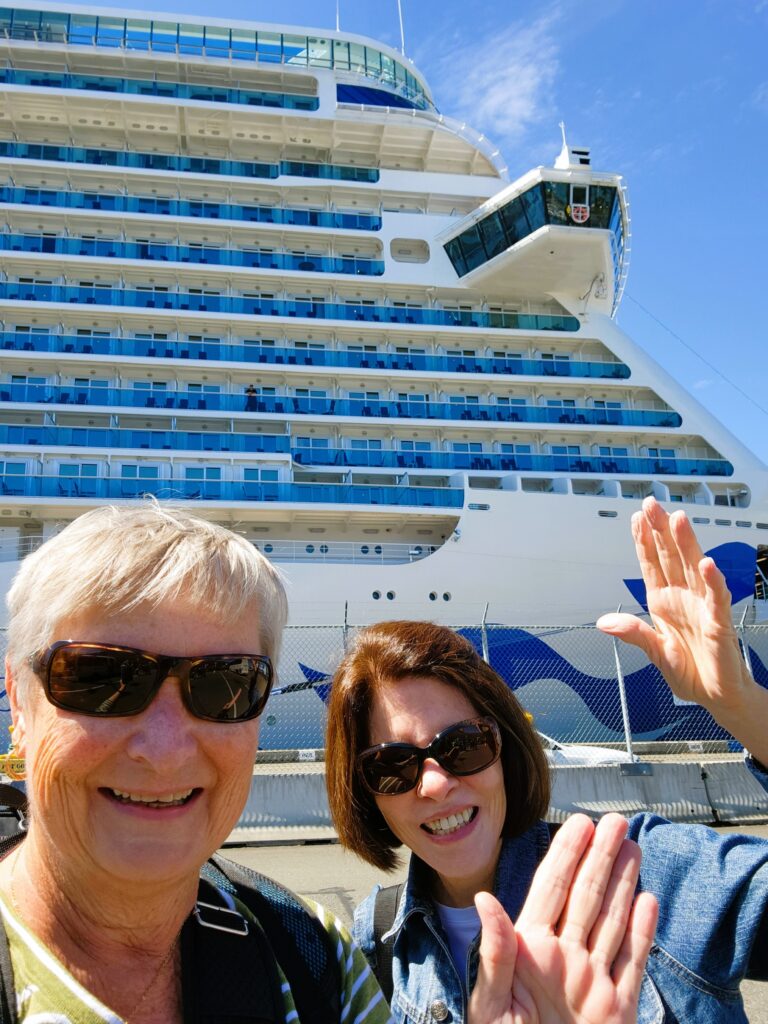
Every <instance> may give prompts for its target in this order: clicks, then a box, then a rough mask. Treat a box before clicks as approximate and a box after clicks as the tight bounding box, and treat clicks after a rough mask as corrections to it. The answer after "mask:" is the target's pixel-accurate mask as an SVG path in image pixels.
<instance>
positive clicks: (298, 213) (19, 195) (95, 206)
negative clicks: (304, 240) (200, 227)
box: [0, 185, 381, 231]
mask: <svg viewBox="0 0 768 1024" xmlns="http://www.w3.org/2000/svg"><path fill="white" fill-rule="evenodd" d="M0 203H14V204H19V205H24V206H52V207H57V208H62V209H70V210H110V211H116V212H118V213H145V214H151V215H152V216H159V217H204V218H207V219H210V220H233V221H246V222H249V223H254V222H255V223H260V224H290V225H293V226H296V227H305V226H306V227H320V228H342V229H344V230H348V231H380V230H381V217H379V216H376V215H373V214H366V213H334V212H331V211H326V210H302V209H296V210H292V209H285V208H280V207H274V206H244V205H241V204H237V203H211V202H204V201H203V200H192V199H167V198H164V197H162V196H130V195H118V194H114V193H106V192H68V191H61V190H60V191H56V190H54V189H42V188H14V187H12V186H10V185H4V186H2V187H0Z"/></svg>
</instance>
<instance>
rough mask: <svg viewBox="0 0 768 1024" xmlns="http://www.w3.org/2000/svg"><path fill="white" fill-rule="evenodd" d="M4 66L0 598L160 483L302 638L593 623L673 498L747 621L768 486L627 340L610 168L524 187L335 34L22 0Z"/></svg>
mask: <svg viewBox="0 0 768 1024" xmlns="http://www.w3.org/2000/svg"><path fill="white" fill-rule="evenodd" d="M0 49H1V50H2V56H3V67H2V69H1V70H0V204H2V219H3V231H2V235H1V236H0V319H1V320H2V325H1V327H0V362H1V365H0V461H1V465H0V487H1V488H2V493H1V494H0V516H1V517H2V519H0V552H2V558H3V561H2V562H0V576H1V578H0V583H4V584H5V583H7V580H8V579H9V578H10V576H11V574H12V572H13V571H14V570H15V568H16V565H17V562H18V558H19V557H20V556H22V555H23V554H24V553H25V552H26V551H27V550H29V549H31V548H32V547H34V546H35V545H36V544H38V543H40V541H41V540H42V539H44V538H45V537H46V536H48V535H50V534H51V533H52V532H55V531H56V530H58V529H60V528H61V526H62V525H63V524H64V523H66V522H67V521H69V520H70V519H71V518H72V517H74V516H76V515H78V514H79V513H80V512H82V511H84V510H86V509H88V508H90V507H92V506H93V505H95V504H100V503H103V502H122V501H127V500H132V499H135V498H136V497H137V496H139V495H141V494H147V493H149V494H156V495H157V496H158V497H160V498H169V499H174V500H177V501H183V502H184V503H185V504H189V505H190V506H192V507H194V508H195V509H196V510H198V511H199V512H201V513H202V514H204V515H206V516H210V517H211V518H213V519H216V520H218V521H220V522H222V523H225V524H227V525H229V526H231V527H232V528H234V529H236V530H238V531H240V532H241V533H242V534H243V535H244V536H246V537H247V538H249V539H250V540H252V541H253V542H254V543H255V544H257V545H258V546H259V548H261V550H263V551H264V552H265V553H267V554H268V555H269V556H270V557H271V558H273V559H274V560H275V561H277V562H279V563H280V564H281V565H282V567H283V568H284V570H285V572H286V574H287V576H288V578H289V581H290V585H291V608H292V621H293V623H294V624H318V623H323V624H324V623H332V622H341V621H343V620H344V618H345V615H346V616H347V617H348V619H349V621H350V622H353V623H364V622H367V621H372V620H375V619H378V618H384V617H428V618H431V619H435V620H438V621H443V622H447V623H453V624H456V623H462V622H467V623H477V622H479V621H480V620H481V618H482V617H483V616H484V615H485V616H486V617H487V618H488V619H489V620H490V621H494V622H502V623H524V622H537V623H543V624H546V623H556V624H564V623H582V622H587V621H590V620H593V619H594V617H595V616H596V615H597V614H599V613H600V612H602V611H605V610H606V609H610V608H613V607H615V606H617V605H618V604H620V603H621V604H623V605H624V607H625V608H630V609H632V608H635V609H637V608H638V607H639V606H641V605H642V602H643V592H642V588H641V586H640V584H639V581H638V580H637V575H638V572H637V567H636V563H635V559H634V554H633V551H632V547H631V542H630V538H629V527H628V521H629V516H630V515H631V513H632V512H633V511H634V510H635V509H636V508H637V507H638V505H639V503H640V501H641V500H642V498H643V497H644V496H646V495H648V494H654V495H655V496H656V497H657V498H659V500H661V501H662V502H664V503H665V504H666V505H667V507H670V506H671V505H674V506H680V507H683V508H685V509H686V510H687V511H688V512H689V514H690V515H691V516H692V518H693V519H694V522H695V523H696V526H697V531H698V533H699V536H700V538H701V540H702V543H703V545H704V547H705V549H707V550H709V551H712V552H713V554H714V555H715V557H716V558H717V560H718V561H719V563H720V564H721V565H722V567H723V568H724V569H725V571H726V574H727V576H728V579H729V584H730V586H731V589H732V592H733V594H734V601H735V604H736V607H737V612H738V613H739V614H741V611H742V608H743V607H744V606H745V605H747V606H751V605H752V604H753V603H754V599H755V588H756V583H755V578H756V567H755V560H756V554H757V552H758V551H759V549H760V548H761V546H762V545H764V544H765V543H766V538H767V537H768V532H766V531H768V493H767V484H768V478H767V477H766V469H765V467H764V466H763V465H762V464H761V463H760V462H759V461H758V460H757V459H756V458H755V457H754V456H753V455H752V454H751V453H750V452H749V451H748V450H747V449H746V448H745V447H744V446H743V445H741V444H740V443H739V442H738V441H737V440H736V439H735V438H733V437H732V436H731V435H730V434H729V433H728V432H727V431H725V430H724V428H723V427H722V426H721V425H720V424H719V423H718V422H717V421H716V420H714V419H713V418H712V417H711V416H710V415H709V413H708V412H707V410H706V409H704V408H703V407H702V406H701V405H699V404H698V403H697V402H696V401H695V400H694V399H693V398H692V397H691V396H690V395H689V394H688V393H686V392H685V391H684V390H683V389H682V388H681V387H680V386H679V385H678V384H677V382H676V381H674V380H673V379H671V378H670V377H669V376H668V375H667V374H665V373H664V372H663V371H662V370H661V369H660V367H659V366H658V365H657V364H656V363H654V362H653V361H652V360H651V359H650V358H649V357H648V355H647V354H646V353H645V352H644V351H643V350H642V348H641V347H639V346H638V345H637V344H636V343H634V342H633V341H631V340H630V339H629V338H628V337H627V336H626V335H625V334H624V333H623V332H622V331H621V330H620V329H619V328H618V326H617V325H616V322H615V320H614V318H613V317H614V314H615V311H616V308H617V306H618V303H619V301H620V299H621V292H622V288H623V284H624V280H625V277H626V269H627V255H628V241H629V213H628V206H627V198H626V189H625V186H624V184H623V181H622V179H621V177H620V176H618V175H616V174H612V173H602V172H599V171H597V170H595V169H593V167H592V166H591V160H590V155H589V152H588V151H586V150H578V149H574V148H570V147H569V146H568V145H566V144H564V146H563V151H562V153H561V154H560V156H559V157H558V159H557V161H556V163H555V166H554V167H552V168H544V167H539V168H536V169H535V170H532V171H530V172H529V173H528V174H526V175H524V176H523V177H522V178H520V179H518V180H517V181H515V182H512V183H509V182H508V181H507V179H506V171H505V168H504V167H503V165H502V163H501V160H500V157H499V156H498V154H496V153H494V152H492V151H491V148H490V146H489V145H488V144H487V142H486V141H485V140H484V139H483V138H482V137H480V136H478V135H476V134H474V133H472V132H470V131H469V130H468V129H466V128H464V127H463V126H460V125H458V124H455V123H453V122H452V121H451V120H450V119H449V118H446V117H444V116H443V115H441V114H439V113H438V111H437V109H436V107H435V105H434V101H433V98H432V95H431V93H430V91H429V87H428V85H427V83H426V82H425V81H424V79H423V77H422V76H421V75H420V74H419V72H418V71H417V70H416V69H415V68H414V67H413V66H412V65H411V64H410V63H409V62H407V61H405V60H404V58H403V57H402V56H401V55H400V54H399V53H397V52H396V51H394V50H391V49H389V48H387V47H386V46H382V45H380V44H378V43H375V42H373V41H372V40H368V39H363V38H360V37H354V36H349V35H346V34H343V33H334V32H328V31H327V30H306V29H300V30H299V29H295V28H289V27H281V26H275V25H262V24H252V23H245V22H238V23H235V22H230V21H227V22H224V21H220V20H217V19H201V18H194V17H188V18H184V19H180V18H179V17H178V16H176V15H170V14H168V15H165V14H158V15H153V16H149V15H148V14H147V13H146V12H126V11H122V10H94V9H93V8H75V7H72V6H65V5H61V4H49V3H27V2H19V3H17V4H16V5H14V6H13V7H11V8H4V9H3V10H2V11H1V12H0ZM757 579H758V584H757V594H758V597H762V596H763V590H762V576H761V574H760V573H759V572H758V574H757ZM289 661H290V663H289V664H284V665H283V674H284V676H288V677H289V678H290V677H291V674H292V673H294V674H295V673H298V672H299V668H298V661H299V659H298V657H296V658H294V659H293V660H290V659H289ZM310 697H311V698H312V699H313V700H315V701H316V703H317V706H318V710H322V702H321V701H320V699H319V698H318V696H317V694H315V693H312V694H310Z"/></svg>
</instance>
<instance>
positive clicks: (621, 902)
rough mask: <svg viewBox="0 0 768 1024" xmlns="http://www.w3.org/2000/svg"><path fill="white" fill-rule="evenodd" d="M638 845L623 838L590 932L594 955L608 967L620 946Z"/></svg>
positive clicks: (634, 880) (637, 874) (632, 891)
mask: <svg viewBox="0 0 768 1024" xmlns="http://www.w3.org/2000/svg"><path fill="white" fill-rule="evenodd" d="M640 860H641V853H640V847H639V846H638V845H637V843H633V842H632V841H631V840H630V839H625V840H624V841H623V843H622V844H621V848H620V849H619V852H618V853H617V855H616V859H615V861H614V863H613V867H612V869H611V876H610V879H609V880H608V885H607V888H606V891H605V898H604V899H603V905H602V907H601V908H600V910H599V911H598V914H597V918H596V920H595V923H594V925H593V926H592V931H591V933H590V935H589V948H590V950H591V951H592V954H593V956H594V957H596V958H597V959H598V960H599V961H601V962H602V963H603V964H605V965H606V967H607V968H608V970H610V967H611V964H612V963H613V962H614V960H615V959H616V956H617V954H618V952H619V949H620V948H621V945H622V942H623V941H624V936H625V934H626V931H627V922H628V921H629V917H630V914H631V912H632V904H633V903H634V899H635V890H636V888H637V880H638V878H639V877H640Z"/></svg>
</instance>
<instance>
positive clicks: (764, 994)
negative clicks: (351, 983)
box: [225, 825, 768, 1024]
mask: <svg viewBox="0 0 768 1024" xmlns="http://www.w3.org/2000/svg"><path fill="white" fill-rule="evenodd" d="M725 831H730V832H739V831H741V832H749V833H751V834H753V835H761V836H764V837H765V838H768V825H757V826H750V827H746V828H740V829H739V828H728V829H726V830H725ZM315 835H317V836H318V838H319V833H315ZM299 838H300V836H299V833H298V832H296V833H295V834H294V836H293V837H292V838H291V839H289V838H288V837H286V836H283V837H282V840H278V842H274V840H273V841H268V842H266V843H264V844H261V845H258V846H248V847H235V848H232V847H229V848H228V849H227V850H226V851H225V852H226V854H227V856H229V857H232V858H233V859H235V860H238V861H240V862H241V863H243V864H247V865H248V866H249V867H253V868H256V869H257V870H259V871H263V872H264V874H266V875H271V876H272V877H273V878H276V879H278V881H280V882H283V884H285V885H288V886H289V887H290V888H291V889H295V890H296V892H299V893H301V894H302V895H304V896H309V897H311V898H312V899H314V900H317V901H318V902H320V903H324V904H325V905H326V906H327V907H328V908H329V909H332V910H333V911H334V912H335V913H336V914H337V915H338V916H339V917H340V918H341V919H342V920H344V921H347V922H349V920H350V919H351V916H352V912H353V910H354V908H355V905H356V904H357V903H358V902H359V900H360V899H362V897H363V896H365V895H366V894H367V893H368V892H370V889H371V887H372V886H373V884H374V882H376V881H380V880H381V872H379V871H377V870H376V869H375V868H371V867H369V866H368V865H367V864H364V863H363V861H361V860H359V859H358V858H357V857H355V856H353V855H351V854H349V853H346V852H345V851H344V850H342V849H341V847H340V846H339V845H338V844H337V843H330V842H327V841H320V842H312V843H308V844H307V843H305V844H299V843H298V839H299ZM286 843H293V844H292V845H285V844H286ZM403 873H404V871H403V869H402V868H401V870H400V871H399V872H395V873H394V874H392V875H391V876H390V880H391V881H397V880H398V878H399V877H402V874H403ZM744 1002H745V1006H746V1009H747V1017H748V1019H749V1021H750V1024H768V983H766V984H764V983H759V984H758V983H756V982H755V983H748V984H747V985H745V986H744ZM686 1024H695V1022H694V1021H691V1022H686Z"/></svg>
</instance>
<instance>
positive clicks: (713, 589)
mask: <svg viewBox="0 0 768 1024" xmlns="http://www.w3.org/2000/svg"><path fill="white" fill-rule="evenodd" d="M632 535H633V537H634V541H635V549H636V551H637V557H638V560H639V562H640V570H641V572H642V574H643V579H644V580H645V586H646V593H647V599H648V611H649V612H650V614H651V618H652V619H653V624H654V626H655V629H653V628H652V627H651V626H649V625H648V623H646V622H643V621H642V620H641V619H638V618H636V617H635V616H634V615H619V614H612V615H603V616H602V617H601V618H600V619H598V621H597V626H598V629H602V630H603V631H604V632H605V633H610V634H611V635H612V636H616V637H619V638H620V639H621V640H625V641H627V642H628V643H631V644H635V645H636V646H637V647H640V648H641V649H642V650H643V651H644V652H645V654H646V656H647V657H648V659H649V660H650V661H652V662H653V664H654V665H656V666H657V668H659V669H660V670H661V672H662V674H663V675H664V678H665V679H666V681H667V683H668V684H669V686H670V688H671V689H672V692H673V693H675V694H676V695H677V696H678V697H680V698H681V699H682V700H689V701H695V702H696V703H697V704H701V705H702V706H704V707H706V708H708V709H709V710H710V711H712V713H713V714H714V715H715V717H716V718H718V715H719V716H721V718H722V716H723V715H727V714H728V713H729V712H730V711H733V712H735V711H736V710H737V709H738V708H740V707H741V705H742V703H743V700H744V694H745V692H746V691H749V690H751V689H752V688H753V687H754V683H753V680H752V678H751V676H750V675H749V672H748V671H747V668H746V666H745V664H744V660H743V658H742V656H741V652H740V650H739V644H738V640H737V638H736V632H735V630H734V628H733V623H732V620H731V595H730V593H729V592H728V588H727V586H726V585H725V579H724V577H723V574H722V573H721V572H720V570H719V569H718V568H717V566H716V565H715V563H714V561H713V560H712V559H711V558H705V557H704V555H703V553H702V550H701V548H700V547H699V543H698V541H697V540H696V536H695V534H694V532H693V528H692V527H691V524H690V522H689V521H688V517H687V516H686V515H685V513H684V512H682V511H679V512H674V513H673V514H672V515H671V516H670V515H667V513H666V512H665V511H664V509H663V508H662V507H661V505H659V503H658V502H657V501H656V500H655V498H646V499H645V501H644V502H643V509H642V511H641V512H636V513H635V514H634V515H633V516H632Z"/></svg>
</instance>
